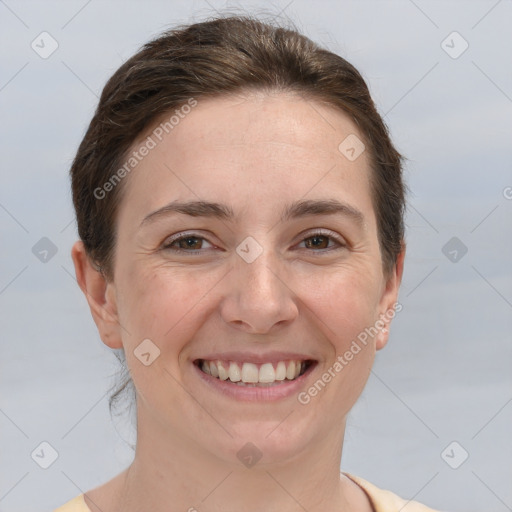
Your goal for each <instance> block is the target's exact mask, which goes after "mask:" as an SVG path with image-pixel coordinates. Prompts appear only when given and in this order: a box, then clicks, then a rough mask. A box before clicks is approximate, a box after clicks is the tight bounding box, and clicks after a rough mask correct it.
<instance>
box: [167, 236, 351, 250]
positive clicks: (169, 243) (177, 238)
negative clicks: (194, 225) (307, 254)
mask: <svg viewBox="0 0 512 512" xmlns="http://www.w3.org/2000/svg"><path fill="white" fill-rule="evenodd" d="M320 236H321V237H324V238H327V239H329V240H334V241H335V242H336V243H337V244H338V245H339V247H337V248H332V247H330V248H326V249H317V250H315V249H311V251H312V252H313V253H318V254H319V255H320V254H325V253H326V252H329V251H332V250H339V249H344V248H346V247H347V245H346V244H345V243H344V242H343V241H342V240H341V239H340V238H339V237H338V236H337V235H335V233H334V232H332V231H329V230H318V231H314V232H312V233H308V235H307V236H306V237H304V238H303V239H302V240H301V241H300V243H302V242H305V241H306V240H309V239H311V238H315V237H320ZM188 238H196V239H198V240H205V241H206V242H208V240H207V239H206V238H205V237H202V236H198V235H197V234H196V233H186V234H184V235H181V236H179V237H176V238H173V239H171V240H169V242H167V243H164V245H162V250H165V251H171V252H174V253H178V254H183V253H186V254H189V255H194V256H199V255H201V254H204V251H202V250H200V249H198V250H195V249H181V248H176V247H171V246H172V244H174V243H176V242H180V241H181V240H187V239H188ZM208 243H210V244H211V242H208ZM212 245H213V244H212ZM306 249H307V248H306ZM206 250H208V249H206Z"/></svg>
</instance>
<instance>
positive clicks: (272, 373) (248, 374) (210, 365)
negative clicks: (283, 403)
mask: <svg viewBox="0 0 512 512" xmlns="http://www.w3.org/2000/svg"><path fill="white" fill-rule="evenodd" d="M312 363H313V361H311V360H305V361H293V360H292V361H279V362H277V363H262V364H255V363H246V362H244V363H240V362H235V361H220V360H216V361H207V360H205V359H198V360H196V361H195V364H196V365H197V366H198V367H199V368H200V369H201V371H202V372H203V373H206V374H207V375H211V376H212V377H215V378H216V379H219V380H222V381H228V382H230V383H233V384H237V385H239V386H253V387H254V386H258V387H265V386H274V385H279V384H281V383H283V382H284V381H293V380H295V379H297V378H298V377H300V376H301V375H303V374H304V373H305V372H306V370H307V369H308V368H309V366H311V364H312Z"/></svg>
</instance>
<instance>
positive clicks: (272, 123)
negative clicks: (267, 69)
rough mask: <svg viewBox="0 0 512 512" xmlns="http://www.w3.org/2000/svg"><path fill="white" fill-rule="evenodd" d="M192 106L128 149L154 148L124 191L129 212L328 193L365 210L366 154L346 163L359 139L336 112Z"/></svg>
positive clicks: (301, 103) (307, 103) (279, 103)
mask: <svg viewBox="0 0 512 512" xmlns="http://www.w3.org/2000/svg"><path fill="white" fill-rule="evenodd" d="M196 101H197V104H196V105H195V106H193V107H191V108H187V109H183V110H182V111H179V112H176V111H175V112H170V113H166V114H164V115H162V117H161V118H160V119H158V121H157V122H155V124H154V125H153V126H152V127H151V129H150V130H148V131H147V132H146V133H145V134H144V135H143V136H142V137H140V138H139V139H138V140H137V141H136V143H134V145H133V146H132V150H131V151H133V150H137V148H139V147H141V146H142V145H144V144H145V143H147V141H148V140H149V139H151V141H152V144H151V145H152V146H154V147H153V148H152V149H151V150H150V151H149V152H148V154H147V155H146V156H145V157H144V158H143V159H142V160H141V161H140V163H138V165H137V167H136V169H135V170H134V172H132V173H131V175H130V177H129V180H128V181H129V183H127V184H125V185H127V189H128V190H127V195H126V197H125V200H124V201H123V202H125V201H128V202H129V203H130V204H131V206H132V208H130V209H131V210H132V211H138V212H140V213H142V212H144V211H145V212H147V211H148V210H150V209H153V208H155V207H158V206H161V205H163V204H165V203H168V202H169V201H170V200H173V199H185V198H194V199H198V198H201V199H205V200H212V199H215V200H218V199H219V198H222V199H223V202H226V203H229V204H231V205H233V206H234V207H236V205H237V203H238V204H239V205H240V206H246V205H247V204H248V202H254V201H258V202H260V203H261V202H263V203H269V202H272V201H279V199H282V200H285V199H286V196H289V198H288V199H289V201H287V202H291V200H295V199H297V196H306V195H309V196H310V197H307V198H308V199H310V198H313V196H314V195H315V194H316V195H318V196H322V195H325V194H326V193H328V192H329V193H330V196H332V192H333V189H334V190H338V191H339V192H340V193H341V194H342V195H343V199H348V200H350V199H351V200H352V201H355V202H357V203H358V206H359V207H360V208H365V207H370V208H371V202H370V197H369V195H370V194H369V163H368V160H369V159H368V156H367V154H366V153H367V152H363V153H362V154H361V155H360V156H358V157H357V159H353V160H351V159H349V158H347V156H346V154H344V153H343V151H340V144H341V145H342V148H341V149H342V150H343V148H344V146H343V144H344V141H346V140H347V137H349V139H348V140H352V139H350V137H357V140H360V139H362V137H361V135H360V134H359V133H358V131H357V129H356V127H355V124H354V123H353V121H352V120H351V119H350V118H349V117H348V116H347V115H346V114H345V113H344V112H342V111H341V110H338V109H335V108H333V107H330V106H326V105H324V104H322V103H320V102H318V101H315V100H313V99H308V98H304V97H301V96H299V95H296V94H292V93H274V94H268V93H263V92H261V93H250V94H246V95H244V96H241V95H237V96H223V97H216V98H207V99H201V98H198V99H197V100H196ZM356 149H358V150H359V148H356ZM349 156H350V155H349ZM281 202H282V201H281ZM361 203H363V204H361Z"/></svg>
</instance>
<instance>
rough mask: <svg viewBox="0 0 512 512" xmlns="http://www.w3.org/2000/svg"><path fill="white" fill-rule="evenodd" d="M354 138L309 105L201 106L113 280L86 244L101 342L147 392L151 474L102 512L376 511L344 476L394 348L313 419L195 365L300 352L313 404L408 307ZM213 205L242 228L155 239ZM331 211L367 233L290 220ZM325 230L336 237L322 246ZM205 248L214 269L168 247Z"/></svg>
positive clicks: (228, 101) (321, 404)
mask: <svg viewBox="0 0 512 512" xmlns="http://www.w3.org/2000/svg"><path fill="white" fill-rule="evenodd" d="M149 133H150V132H148V133H146V134H144V137H141V138H140V140H139V141H137V142H136V143H135V144H134V148H137V147H138V146H139V145H140V142H141V141H143V140H144V138H145V137H147V136H148V134H149ZM349 134H356V135H357V134H358V131H357V129H356V127H355V125H354V123H353V122H352V121H351V120H350V119H349V117H348V116H346V115H345V114H344V113H343V112H340V111H338V110H335V109H333V108H331V107H328V106H324V105H322V104H320V103H319V102H315V101H312V100H308V101H306V100H305V99H304V98H301V97H299V96H297V95H293V94H291V93H283V92H279V93H272V94H271V93H254V92H252V93H250V94H249V93H248V94H246V95H244V96H242V95H239V96H229V97H221V98H215V99H199V101H198V105H197V106H196V107H195V108H194V109H193V110H192V111H191V113H190V114H188V115H187V116H186V117H185V118H184V119H182V120H181V121H180V123H179V125H178V126H176V127H175V128H174V129H173V131H172V132H171V133H170V134H169V135H168V136H166V137H165V138H164V140H163V141H162V142H160V143H159V144H158V145H157V147H155V148H154V149H152V150H151V151H150V152H149V154H148V155H147V156H146V157H145V158H144V159H143V160H142V161H141V162H140V163H139V164H138V165H137V167H136V169H135V170H133V171H132V172H131V174H130V175H129V176H128V177H126V178H125V180H126V182H125V183H123V185H124V186H125V187H126V188H125V190H124V192H125V195H124V197H123V200H122V202H121V205H120V209H119V212H118V218H117V226H118V239H117V245H116V251H115V258H114V276H113V279H112V280H111V281H107V280H105V279H104V278H103V276H102V275H101V274H100V273H98V272H97V271H96V270H95V268H94V266H92V265H91V264H90V262H89V260H88V258H87V255H86V254H85V252H84V248H83V244H82V243H81V242H76V243H75V245H74V246H73V249H72V257H73V261H74V264H75V270H76V275H77V280H78V283H79V285H80V287H81V289H82V290H83V291H84V293H85V295H86V297H87V300H88V303H89V306H90V309H91V313H92V316H93V318H94V321H95V322H96V325H97V328H98V331H99V334H100V336H101V339H102V340H103V342H104V343H105V344H106V345H107V346H109V347H111V348H121V347H122V348H124V350H125V353H126V361H127V365H128V367H129V369H130V372H131V375H132V378H133V381H134V384H135V387H136V389H137V415H138V417H137V431H138V438H137V449H136V454H135V458H134V461H133V463H132V464H131V466H130V467H129V468H127V469H126V470H125V471H124V472H123V473H121V474H120V475H118V476H117V477H115V478H114V479H112V480H111V481H110V482H107V483H106V484H104V485H103V486H101V487H98V488H96V489H93V490H91V491H89V492H88V493H86V496H85V500H86V503H87V505H88V506H89V508H90V509H91V510H92V511H96V510H99V509H101V510H102V511H103V512H106V511H109V512H114V511H121V510H123V511H125V512H130V511H135V510H142V509H144V510H152V511H153V512H159V511H164V510H165V511H166V512H168V510H169V505H168V504H169V503H172V504H173V510H183V511H186V510H189V509H190V508H191V507H194V508H196V509H198V510H201V511H212V512H214V511H223V512H231V511H240V510H244V511H248V512H250V511H253V510H254V511H261V510H266V511H280V512H288V511H290V512H291V511H294V512H295V511H299V510H303V508H302V507H304V508H305V509H307V510H308V511H309V512H316V511H320V510H322V511H324V510H333V511H334V510H347V511H351V510H358V511H364V510H371V506H370V503H369V501H368V498H367V497H366V494H365V493H364V492H363V491H362V489H361V488H360V487H359V486H357V485H356V484H354V483H353V482H352V481H351V480H349V479H348V478H347V477H345V476H344V475H341V476H340V469H339V468H340V460H341V454H342V446H343V437H344V431H345V422H346V417H347V414H348V412H349V411H350V409H351V407H352V406H353V405H354V403H355V402H356V400H357V398H358V397H359V395H360V394H361V392H362V390H363V388H364V385H365V384H366V381H367V379H368V376H369V373H370V370H371V367H372V363H373V360H374V356H375V352H376V350H379V349H381V348H383V347H384V346H385V344H386V342H387V339H388V336H389V331H387V332H386V329H384V330H380V331H379V332H378V334H377V335H376V336H374V337H373V338H370V340H369V342H368V344H367V346H366V347H364V348H363V349H362V350H361V351H360V352H359V353H358V354H357V355H356V356H354V358H353V359H352V360H351V361H350V362H349V363H348V364H347V365H346V366H345V367H344V368H343V370H342V371H341V372H339V373H338V374H337V375H336V377H335V378H333V379H332V380H331V382H329V383H328V384H327V385H326V386H325V388H324V389H322V391H321V392H319V393H318V395H317V396H315V397H314V398H312V399H311V401H310V402H309V403H308V404H307V405H302V404H300V403H299V402H298V400H297V396H296V395H293V396H290V397H286V398H284V399H281V400H277V401H274V402H265V401H259V402H250V403H248V402H242V401H239V400H235V399H233V398H230V397H226V396H224V395H222V394H220V393H219V392H218V391H216V390H214V389H212V388H211V387H209V386H208V385H206V384H205V383H204V382H202V381H201V379H199V378H198V376H197V372H196V371H195V369H194V368H193V366H192V361H193V360H194V359H196V358H200V357H201V356H202V355H205V354H210V353H212V352H213V351H219V352H224V351H233V350H248V351H251V352H256V353H259V352H263V353H267V352H269V351H270V350H279V351H285V352H291V351H293V352H300V353H304V354H308V355H310V357H311V358H314V359H316V360H317V361H318V363H317V365H316V367H315V368H314V370H313V372H312V373H311V374H310V375H309V376H308V378H307V381H306V383H305V384H304V386H303V389H304V390H307V388H308V387H310V386H311V385H312V384H313V383H314V382H315V381H316V380H317V379H319V378H320V377H321V375H322V374H323V373H324V372H326V371H327V370H328V369H329V368H330V367H332V365H333V363H334V362H335V360H336V358H337V357H338V356H339V355H342V354H344V353H345V352H346V350H347V349H348V348H349V347H350V344H351V343H352V341H353V340H354V339H356V337H357V335H358V334H359V333H361V332H362V331H364V329H365V328H368V327H370V326H373V325H374V324H375V322H376V321H377V320H378V319H379V318H381V317H382V315H384V314H385V313H386V311H389V310H391V309H392V308H393V305H394V304H395V303H396V302H397V297H398V290H399V286H400V281H401V277H402V271H403V259H404V252H402V254H400V256H399V258H398V260H397V262H396V265H395V266H394V267H393V269H392V270H391V271H390V272H389V273H387V274H385V273H384V271H383V264H382V255H381V251H380V247H379V243H378V238H377V223H376V217H375V211H374V208H373V205H372V201H371V196H370V183H369V179H370V169H369V155H368V154H367V152H364V153H363V154H362V155H361V156H360V157H359V158H357V159H356V160H355V161H349V160H348V159H347V158H346V157H345V156H344V155H343V154H341V153H340V151H339V150H338V145H339V144H340V142H342V141H343V140H344V139H345V138H346V137H347V136H348V135H349ZM360 138H362V137H360ZM198 199H201V200H204V201H211V202H216V203H222V204H225V205H227V206H229V207H230V208H232V210H233V211H234V214H235V216H234V218H233V219H232V220H221V219H216V218H208V217H191V216H188V215H184V214H174V215H170V216H167V217H164V216H162V217H160V218H159V219H158V220H155V221H154V222H152V223H147V224H145V225H143V226H142V227H141V226H140V224H141V222H142V220H143V219H144V217H145V216H147V215H148V214H149V213H151V212H153V211H155V210H157V209H158V208H161V207H162V206H164V205H166V204H168V203H169V202H171V201H174V200H180V201H186V200H198ZM325 199H337V200H338V201H340V202H343V203H346V204H348V205H351V206H352V207H354V208H356V209H357V210H359V211H360V213H361V214H362V218H363V220H362V222H361V223H360V224H358V223H357V222H356V221H355V220H354V219H352V218H351V217H350V216H347V215H344V214H340V213H337V214H325V215H308V216H305V217H300V218H296V219H291V220H287V221H285V222H281V221H280V215H281V211H282V209H283V206H284V205H285V204H289V203H292V202H294V201H298V200H325ZM105 200H108V198H107V199H105ZM317 229H328V230H330V231H332V232H333V234H334V237H328V238H321V239H320V240H319V241H318V239H317V243H318V245H312V243H311V242H312V239H311V237H312V236H313V235H314V233H315V230H317ZM190 231H193V233H194V236H196V237H201V238H194V239H193V241H192V242H193V249H192V250H194V251H196V253H199V255H196V256H194V255H193V254H190V253H185V254H177V253H174V252H172V251H171V249H169V248H167V249H163V248H162V246H163V244H164V243H165V242H169V238H170V236H171V235H175V234H180V233H184V234H186V235H187V236H190V233H189V232H190ZM247 236H251V237H253V238H254V239H255V240H256V241H257V242H258V243H259V245H260V246H261V247H262V249H263V252H262V253H261V254H260V256H259V257H257V258H256V260H255V261H253V262H252V263H247V262H246V261H244V260H243V259H242V258H241V257H240V256H239V255H238V254H237V252H236V248H237V246H238V245H239V244H240V243H241V242H242V241H243V240H244V239H245V238H246V237H247ZM341 244H344V245H341ZM173 247H182V248H183V247H187V246H186V245H184V244H183V243H182V244H181V245H179V243H175V244H174V246H173ZM317 247H319V248H317ZM185 250H189V251H191V249H185ZM388 322H389V320H388ZM386 328H389V325H386ZM148 338H149V339H150V340H152V342H153V343H154V344H155V345H156V346H158V348H159V350H160V356H159V357H158V358H156V359H155V360H154V361H153V362H152V364H151V365H149V366H145V365H143V364H141V362H140V361H139V359H138V358H137V357H135V355H134V350H135V349H136V347H137V346H138V345H139V344H140V343H141V341H142V340H144V339H148ZM247 442H251V443H253V444H254V445H256V446H257V447H258V449H259V450H260V452H261V453H262V458H261V459H260V461H259V462H258V463H257V464H256V465H255V466H253V467H251V468H247V467H245V466H244V465H243V464H241V462H240V460H239V459H238V458H237V452H238V451H239V450H240V449H241V448H242V447H243V446H244V445H245V444H246V443H247Z"/></svg>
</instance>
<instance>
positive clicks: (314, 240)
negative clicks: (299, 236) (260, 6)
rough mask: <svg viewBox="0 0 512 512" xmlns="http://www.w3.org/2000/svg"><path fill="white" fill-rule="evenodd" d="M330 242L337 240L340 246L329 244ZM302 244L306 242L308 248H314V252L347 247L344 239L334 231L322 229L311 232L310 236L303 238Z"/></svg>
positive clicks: (336, 242)
mask: <svg viewBox="0 0 512 512" xmlns="http://www.w3.org/2000/svg"><path fill="white" fill-rule="evenodd" d="M330 242H335V244H338V247H334V248H333V247H332V245H331V246H329V243H330ZM300 243H301V244H302V243H304V244H305V248H306V249H314V251H313V252H322V251H326V250H329V251H330V250H336V249H341V248H344V247H346V244H345V243H344V242H343V240H342V239H341V238H340V237H339V236H338V235H336V234H335V233H334V232H332V231H327V230H320V231H315V232H314V233H310V234H309V236H307V237H306V238H303V240H302V242H300Z"/></svg>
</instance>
